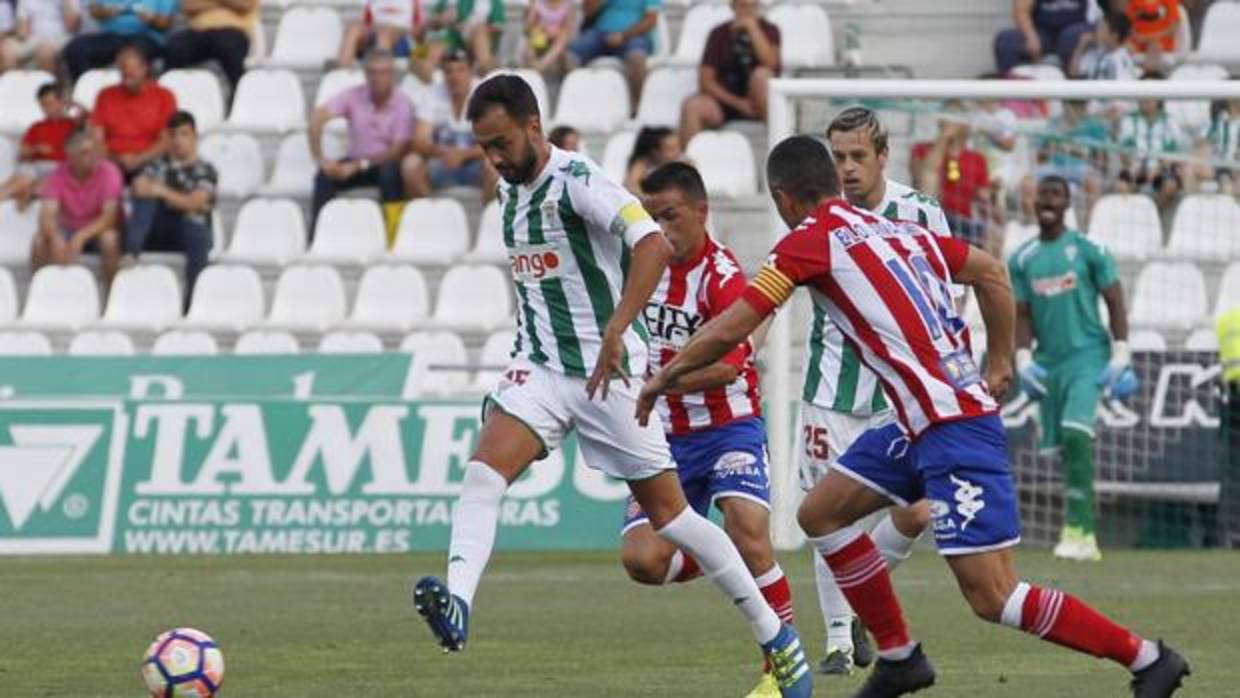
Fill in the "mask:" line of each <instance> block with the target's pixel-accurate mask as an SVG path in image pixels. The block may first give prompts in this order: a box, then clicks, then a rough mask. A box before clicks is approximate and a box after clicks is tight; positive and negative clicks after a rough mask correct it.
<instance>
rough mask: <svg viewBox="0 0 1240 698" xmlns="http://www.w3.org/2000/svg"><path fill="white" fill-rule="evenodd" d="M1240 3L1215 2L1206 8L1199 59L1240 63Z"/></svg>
mask: <svg viewBox="0 0 1240 698" xmlns="http://www.w3.org/2000/svg"><path fill="white" fill-rule="evenodd" d="M1237 36H1240V4H1238V3H1235V2H1215V3H1213V4H1211V5H1210V8H1209V9H1208V10H1206V17H1205V21H1204V22H1203V23H1202V27H1201V39H1200V40H1199V42H1198V44H1197V55H1196V58H1198V59H1205V60H1212V61H1218V62H1220V63H1233V64H1234V63H1240V43H1238V42H1237V41H1236V37H1237Z"/></svg>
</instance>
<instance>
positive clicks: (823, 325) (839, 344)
mask: <svg viewBox="0 0 1240 698" xmlns="http://www.w3.org/2000/svg"><path fill="white" fill-rule="evenodd" d="M874 212H875V213H877V214H879V215H881V216H883V217H884V218H889V219H891V220H899V221H912V222H914V223H917V224H919V225H921V226H922V227H923V228H927V229H929V230H930V231H931V232H933V233H935V234H937V235H942V236H944V237H951V228H950V227H948V225H947V216H945V215H944V214H943V208H942V207H941V206H939V202H938V201H936V200H935V198H934V197H932V196H927V195H926V194H923V193H921V192H919V191H917V190H916V189H913V188H912V187H907V186H905V185H903V184H900V183H899V182H893V181H891V180H890V179H888V180H886V192H885V193H884V194H883V200H882V201H881V202H879V204H878V206H877V207H876V208H875V209H874ZM801 399H802V400H804V401H805V402H809V403H812V404H814V405H816V406H818V407H822V408H824V409H828V410H834V411H836V412H843V413H846V414H851V415H855V416H858V417H865V416H869V415H872V414H877V413H879V412H882V411H884V410H886V409H888V404H887V400H886V398H885V397H884V395H883V387H882V385H881V384H880V383H879V382H878V378H877V377H876V376H875V375H874V372H873V371H871V370H870V369H868V368H866V367H865V366H864V365H862V364H861V360H860V359H859V358H857V352H856V351H855V350H854V349H853V348H852V347H851V346H850V345H848V344H846V343H845V342H844V335H843V334H842V333H841V332H840V330H839V328H838V327H836V326H835V324H834V323H832V322H831V321H830V320H829V319H828V318H827V316H826V314H825V313H824V312H822V310H821V309H820V308H819V306H818V304H814V321H813V324H811V325H810V332H809V339H808V346H807V348H806V351H805V387H804V388H803V390H802V392H801Z"/></svg>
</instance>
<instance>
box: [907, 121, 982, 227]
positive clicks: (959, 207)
mask: <svg viewBox="0 0 1240 698" xmlns="http://www.w3.org/2000/svg"><path fill="white" fill-rule="evenodd" d="M945 108H946V110H947V111H948V112H949V113H951V114H952V116H950V117H949V118H944V119H940V120H939V135H938V138H936V139H935V140H934V142H923V143H918V144H916V145H915V146H913V152H912V154H911V156H910V158H909V170H910V172H911V174H912V179H913V187H914V188H915V189H920V190H922V191H923V192H925V193H926V194H928V195H930V196H932V197H935V198H937V199H938V200H939V201H940V202H941V203H942V205H943V212H944V213H945V214H946V215H947V222H948V224H949V225H950V227H951V229H952V230H953V231H955V232H956V235H957V236H958V237H960V238H962V239H964V240H965V241H966V242H968V243H969V244H971V245H977V246H979V247H984V246H985V242H986V229H987V227H988V225H989V222H990V213H991V206H990V174H989V171H988V170H987V167H986V158H985V157H984V156H983V155H982V154H981V153H979V152H977V151H976V150H973V149H971V148H969V124H968V123H967V122H965V121H963V119H962V117H963V113H962V112H963V110H964V109H963V106H962V105H961V104H959V103H958V102H949V103H948V104H947V105H946V107H945Z"/></svg>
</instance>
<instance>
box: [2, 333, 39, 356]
mask: <svg viewBox="0 0 1240 698" xmlns="http://www.w3.org/2000/svg"><path fill="white" fill-rule="evenodd" d="M51 353H52V342H51V340H49V339H48V338H47V337H46V336H45V335H43V334H41V333H39V332H22V331H18V332H12V331H0V356H46V355H49V354H51Z"/></svg>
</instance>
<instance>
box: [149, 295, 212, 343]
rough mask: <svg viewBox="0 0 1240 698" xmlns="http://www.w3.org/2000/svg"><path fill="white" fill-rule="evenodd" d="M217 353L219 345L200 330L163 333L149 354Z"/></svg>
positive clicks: (157, 338) (156, 339)
mask: <svg viewBox="0 0 1240 698" xmlns="http://www.w3.org/2000/svg"><path fill="white" fill-rule="evenodd" d="M200 283H201V280H200ZM218 353H220V345H219V344H218V343H217V342H216V341H215V337H212V336H211V335H210V334H208V333H206V332H203V331H202V330H173V331H172V332H165V333H163V334H161V335H159V336H158V337H156V338H155V343H154V344H153V345H151V354H153V355H155V356H215V355H216V354H218Z"/></svg>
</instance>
